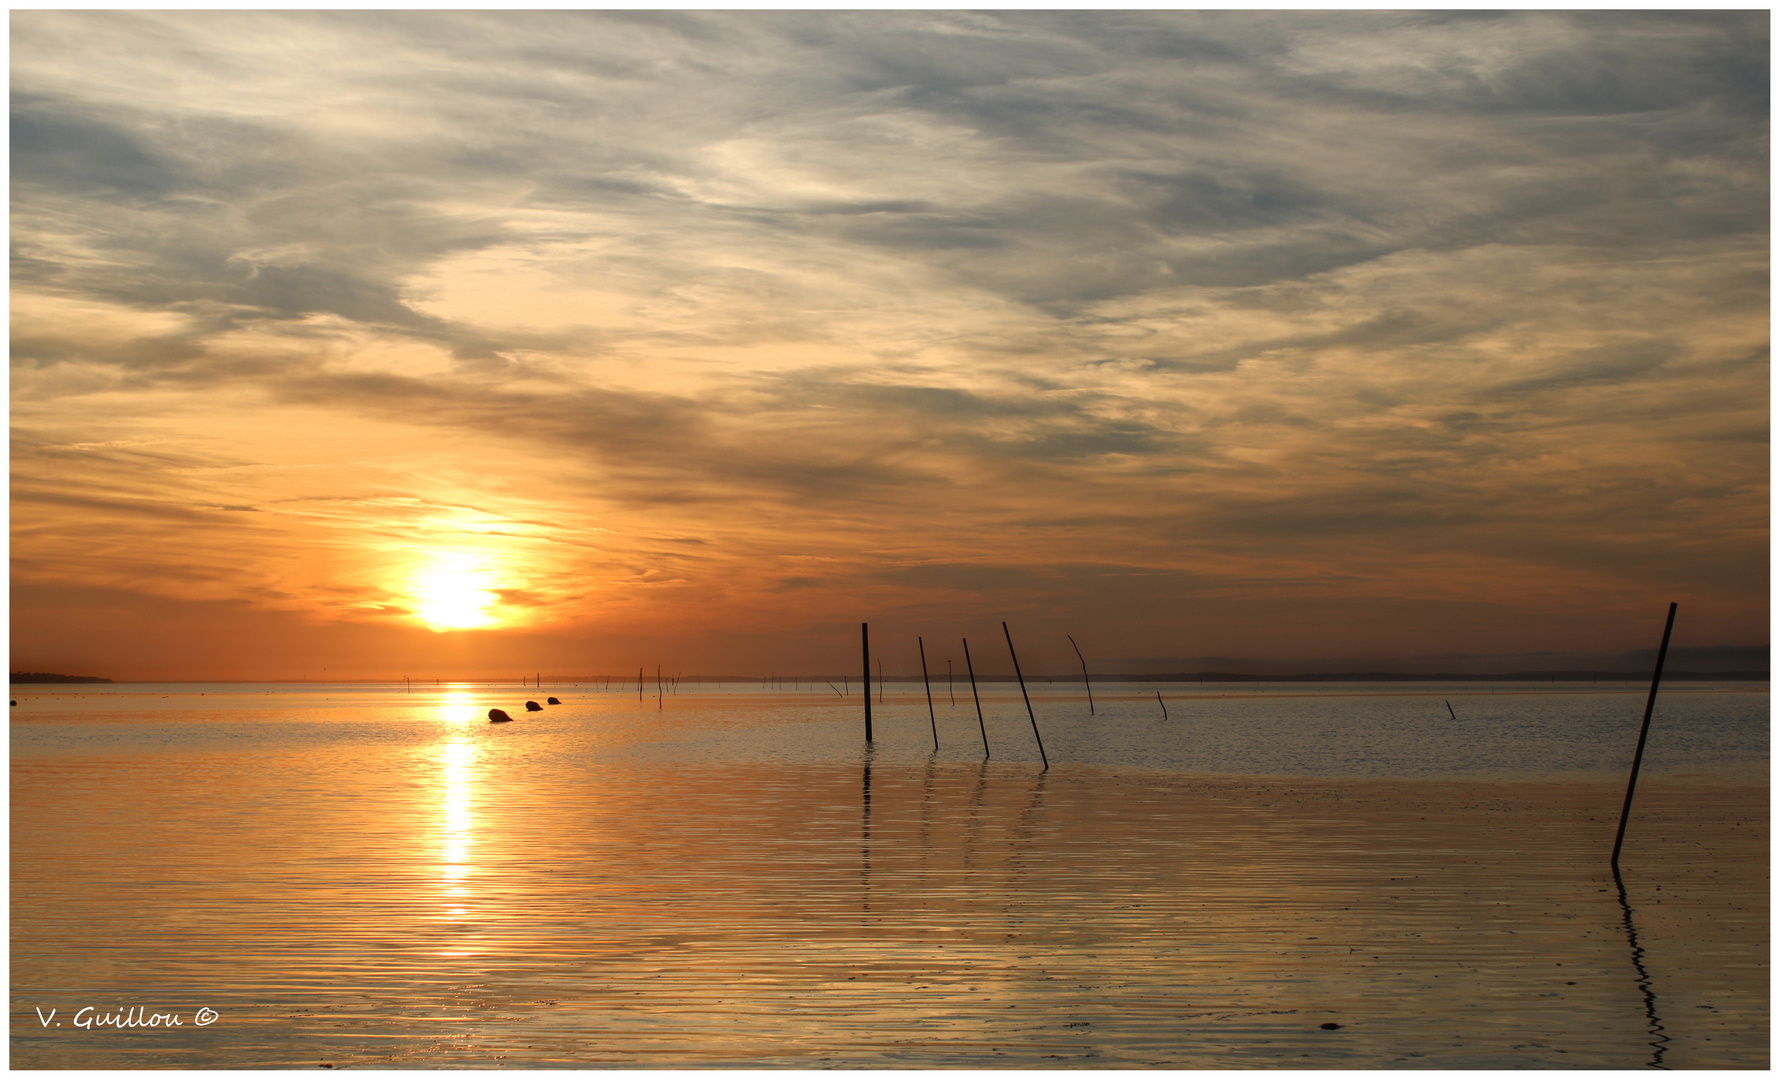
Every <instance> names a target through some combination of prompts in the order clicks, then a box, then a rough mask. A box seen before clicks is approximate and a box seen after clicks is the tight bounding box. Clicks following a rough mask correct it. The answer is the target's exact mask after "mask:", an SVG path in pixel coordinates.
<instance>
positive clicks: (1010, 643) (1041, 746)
mask: <svg viewBox="0 0 1780 1080" xmlns="http://www.w3.org/2000/svg"><path fill="white" fill-rule="evenodd" d="M1001 633H1002V636H1003V637H1005V638H1007V654H1008V655H1009V656H1011V657H1013V658H1014V678H1016V679H1018V680H1020V697H1021V698H1023V699H1024V700H1025V702H1026V719H1028V720H1030V721H1032V737H1033V738H1034V739H1037V740H1038V757H1039V760H1040V761H1043V762H1044V763H1045V771H1047V772H1048V771H1050V768H1051V759H1050V758H1048V757H1046V756H1045V741H1044V739H1042V738H1040V737H1039V734H1038V717H1036V716H1034V715H1032V698H1031V696H1030V695H1028V694H1027V693H1026V676H1024V675H1022V674H1020V657H1019V654H1018V653H1016V652H1014V635H1012V634H1010V633H1008V632H1007V623H1005V622H1004V623H1002V624H1001Z"/></svg>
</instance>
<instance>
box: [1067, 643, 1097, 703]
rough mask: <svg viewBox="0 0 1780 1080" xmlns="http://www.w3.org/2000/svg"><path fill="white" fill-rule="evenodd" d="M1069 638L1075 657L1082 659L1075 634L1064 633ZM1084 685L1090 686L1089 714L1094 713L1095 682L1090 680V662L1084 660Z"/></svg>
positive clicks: (1080, 648)
mask: <svg viewBox="0 0 1780 1080" xmlns="http://www.w3.org/2000/svg"><path fill="white" fill-rule="evenodd" d="M1063 636H1064V637H1066V638H1068V639H1069V647H1070V648H1072V649H1074V650H1075V658H1076V659H1077V660H1082V647H1081V646H1080V645H1077V644H1076V643H1075V635H1073V634H1064V635H1063ZM1082 685H1083V686H1085V687H1087V688H1088V715H1089V716H1093V715H1094V684H1093V683H1091V682H1089V681H1088V662H1087V661H1086V660H1082Z"/></svg>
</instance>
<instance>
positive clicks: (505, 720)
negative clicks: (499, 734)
mask: <svg viewBox="0 0 1780 1080" xmlns="http://www.w3.org/2000/svg"><path fill="white" fill-rule="evenodd" d="M488 722H489V723H491V724H510V723H512V722H513V718H512V717H511V716H508V715H507V710H505V709H490V710H488Z"/></svg>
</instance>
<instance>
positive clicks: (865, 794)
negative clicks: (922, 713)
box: [859, 746, 871, 912]
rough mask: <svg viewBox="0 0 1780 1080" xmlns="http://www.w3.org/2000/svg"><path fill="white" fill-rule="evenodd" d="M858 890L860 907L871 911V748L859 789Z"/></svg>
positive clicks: (867, 753)
mask: <svg viewBox="0 0 1780 1080" xmlns="http://www.w3.org/2000/svg"><path fill="white" fill-rule="evenodd" d="M859 806H860V810H859V813H860V818H859V889H860V907H861V910H863V911H868V912H869V911H870V910H871V747H870V746H867V747H866V748H865V765H864V773H863V778H862V780H861V781H860V788H859Z"/></svg>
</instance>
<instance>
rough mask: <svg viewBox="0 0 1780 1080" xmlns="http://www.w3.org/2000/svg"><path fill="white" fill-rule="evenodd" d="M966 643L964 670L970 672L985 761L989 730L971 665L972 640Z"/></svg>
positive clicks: (974, 671) (963, 640) (967, 640)
mask: <svg viewBox="0 0 1780 1080" xmlns="http://www.w3.org/2000/svg"><path fill="white" fill-rule="evenodd" d="M959 640H960V641H962V642H964V670H965V671H968V672H970V700H972V701H974V702H976V704H977V730H978V731H980V732H982V733H983V760H984V761H987V760H989V729H988V728H986V727H984V726H983V699H982V698H980V697H978V696H977V669H976V668H974V667H972V666H971V663H970V639H969V638H959Z"/></svg>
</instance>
